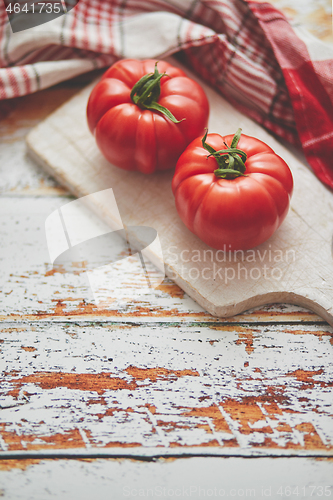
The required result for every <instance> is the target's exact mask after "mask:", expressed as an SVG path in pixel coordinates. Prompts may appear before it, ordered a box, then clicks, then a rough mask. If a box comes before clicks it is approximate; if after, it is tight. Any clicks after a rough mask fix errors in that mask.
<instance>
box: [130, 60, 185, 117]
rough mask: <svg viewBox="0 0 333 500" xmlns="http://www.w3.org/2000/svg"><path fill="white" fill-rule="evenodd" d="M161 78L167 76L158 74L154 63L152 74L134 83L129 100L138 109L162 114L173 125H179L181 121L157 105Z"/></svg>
mask: <svg viewBox="0 0 333 500" xmlns="http://www.w3.org/2000/svg"><path fill="white" fill-rule="evenodd" d="M163 76H168V75H167V74H166V73H160V72H159V71H158V69H157V62H156V63H155V70H154V73H148V74H147V75H144V76H143V77H142V78H140V80H138V81H137V82H136V84H135V85H134V87H133V88H132V91H131V99H132V101H133V102H134V104H136V105H137V106H139V107H140V108H143V109H150V110H154V111H158V112H159V113H162V114H163V115H164V116H166V117H167V118H169V120H171V121H172V122H173V123H180V122H181V121H183V120H184V119H185V118H183V120H177V118H175V117H174V115H173V114H172V113H171V111H170V110H168V109H167V108H165V107H164V106H161V105H160V104H158V102H157V101H158V99H159V97H160V93H161V83H160V81H161V79H162V78H163Z"/></svg>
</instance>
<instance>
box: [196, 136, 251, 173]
mask: <svg viewBox="0 0 333 500" xmlns="http://www.w3.org/2000/svg"><path fill="white" fill-rule="evenodd" d="M207 135H208V130H206V133H205V135H204V136H203V138H202V141H201V142H202V147H203V148H204V149H205V150H206V151H208V153H209V155H208V156H207V158H209V157H210V156H214V158H215V160H216V161H217V164H218V168H217V169H216V170H214V174H215V175H216V177H219V178H221V179H235V178H236V177H241V176H244V177H246V176H245V175H244V172H245V170H246V167H245V162H246V159H247V154H246V153H245V152H244V151H243V150H241V149H237V144H238V142H239V139H240V137H241V135H242V129H241V128H239V129H238V130H237V132H236V133H235V135H234V137H233V139H232V141H231V145H230V147H229V146H228V144H226V143H224V144H225V146H226V149H220V150H219V151H215V149H214V148H213V147H212V146H210V145H209V144H207V142H206V139H207Z"/></svg>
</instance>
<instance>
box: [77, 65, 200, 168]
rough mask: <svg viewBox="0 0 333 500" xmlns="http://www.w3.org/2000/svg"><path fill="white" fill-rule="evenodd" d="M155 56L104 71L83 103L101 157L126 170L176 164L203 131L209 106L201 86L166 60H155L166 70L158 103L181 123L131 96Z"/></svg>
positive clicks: (159, 68) (163, 70) (153, 66)
mask: <svg viewBox="0 0 333 500" xmlns="http://www.w3.org/2000/svg"><path fill="white" fill-rule="evenodd" d="M155 62H156V61H155V60H153V59H147V60H144V61H139V60H136V59H123V60H120V61H118V62H116V63H115V64H114V65H113V66H111V68H109V69H108V70H107V71H106V73H105V74H104V75H103V77H102V79H101V81H100V82H99V83H98V84H97V85H96V86H95V87H94V89H93V90H92V92H91V95H90V98H89V101H88V105H87V120H88V126H89V129H90V131H91V132H92V133H93V134H94V135H95V139H96V143H97V145H98V147H99V149H100V150H101V152H102V154H103V155H104V156H105V158H106V159H107V160H108V161H109V162H110V163H112V164H113V165H116V166H117V167H120V168H123V169H125V170H137V171H140V172H143V173H146V174H149V173H153V172H155V171H158V170H166V169H171V168H174V167H175V165H176V162H177V160H178V158H179V156H180V155H181V153H182V152H183V151H184V149H185V148H186V146H187V145H188V144H189V143H190V142H191V141H192V140H193V139H194V138H195V137H198V136H199V135H200V134H203V133H204V130H205V127H206V126H207V122H208V115H209V104H208V100H207V97H206V94H205V92H204V90H203V89H202V88H201V86H200V85H199V84H198V83H196V82H195V81H194V80H192V79H190V78H188V77H187V76H186V74H185V73H184V72H183V71H182V70H181V69H179V68H176V67H174V66H172V65H171V64H169V63H167V62H165V61H159V62H158V64H157V67H158V70H159V72H160V73H163V72H166V73H167V76H163V77H162V79H161V81H160V85H161V92H160V96H159V98H158V100H157V102H158V104H159V105H161V106H164V107H165V108H167V109H168V110H169V111H170V112H171V113H172V114H173V115H174V117H175V118H176V119H177V120H182V121H180V123H173V122H172V121H171V120H170V119H169V118H167V117H166V116H164V115H163V114H161V113H160V112H158V111H154V110H149V109H142V108H141V107H139V106H138V105H137V104H134V103H133V102H132V100H131V97H130V94H131V90H132V88H133V86H134V85H135V84H136V83H137V82H138V81H139V80H140V78H142V77H143V76H144V75H146V74H148V73H154V68H155Z"/></svg>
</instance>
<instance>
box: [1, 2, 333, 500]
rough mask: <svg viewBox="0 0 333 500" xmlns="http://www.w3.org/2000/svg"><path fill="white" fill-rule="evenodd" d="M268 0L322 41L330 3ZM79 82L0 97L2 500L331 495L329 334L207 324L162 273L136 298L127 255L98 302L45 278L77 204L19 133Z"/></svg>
mask: <svg viewBox="0 0 333 500" xmlns="http://www.w3.org/2000/svg"><path fill="white" fill-rule="evenodd" d="M276 3H277V4H278V5H280V6H281V7H282V8H286V12H287V13H289V14H292V15H293V16H294V17H296V19H299V20H300V21H301V22H302V23H303V24H308V26H309V27H310V28H312V29H313V30H314V31H315V32H316V34H317V35H319V36H321V37H322V38H323V39H326V40H329V39H331V38H332V37H331V34H330V30H329V28H328V26H329V22H330V19H329V2H326V1H324V0H323V1H322V2H319V3H317V4H316V9H315V12H314V13H313V12H312V11H311V5H312V7H313V2H312V3H311V2H306V8H305V7H304V5H303V7H302V8H300V7H298V8H296V7H297V5H295V9H296V10H294V12H291V7H290V5H291V4H290V2H288V5H287V3H286V2H284V1H283V0H276ZM319 4H320V5H319ZM288 9H289V10H288ZM307 9H308V10H307ZM310 11H311V12H312V13H311V12H310ZM309 12H310V13H309ZM315 15H316V16H318V17H317V18H316V19H317V20H316V21H315V22H314V19H315V17H314V16H315ZM297 16H298V17H297ZM306 16H308V17H306ZM320 27H321V28H322V29H320ZM85 82H87V80H86V78H81V79H80V80H79V81H76V82H71V83H67V84H62V85H60V86H57V87H55V88H52V89H49V90H46V91H43V92H40V93H38V94H35V95H31V96H27V97H24V98H20V99H16V100H13V101H8V102H6V103H4V104H3V103H2V110H3V111H2V113H3V116H2V120H1V122H0V137H1V144H0V172H1V175H0V189H1V192H2V195H1V198H0V228H1V229H0V230H1V239H0V252H1V253H0V255H1V265H0V275H1V292H0V297H1V302H0V318H1V324H0V351H1V358H0V359H1V386H0V387H1V391H0V459H1V460H0V497H1V498H4V499H6V500H7V499H24V500H27V499H33V500H36V499H43V500H45V499H47V498H57V499H58V498H59V499H71V500H73V499H91V498H97V499H102V498H117V499H118V498H127V497H129V498H132V497H143V498H147V497H148V498H149V497H150V498H174V497H180V498H183V497H184V498H186V497H191V498H202V497H213V498H215V497H217V498H219V497H223V496H224V497H236V498H240V497H253V498H263V497H271V498H278V499H279V498H284V497H288V496H289V497H290V498H302V499H304V498H317V497H319V496H322V497H329V496H331V497H333V487H332V485H333V462H332V456H333V421H332V399H333V398H332V383H333V377H332V365H333V363H332V359H333V358H332V345H333V328H332V327H331V326H329V325H328V324H327V323H325V322H324V321H323V320H322V319H320V318H319V317H318V316H316V315H315V314H313V313H311V312H310V311H307V310H304V309H301V308H297V307H294V306H289V305H287V304H285V305H279V306H274V305H271V306H267V307H264V308H262V309H260V310H252V311H248V312H247V313H244V314H242V315H240V316H237V317H234V318H229V319H227V320H217V319H216V318H213V317H212V316H210V315H209V314H207V313H205V311H203V310H202V309H201V308H200V307H199V306H198V305H197V304H196V303H195V302H193V301H192V300H191V299H190V298H189V297H187V296H186V295H185V294H184V293H183V292H182V290H181V289H180V288H178V287H177V286H176V285H175V284H173V283H172V281H170V280H168V279H165V280H164V282H163V283H162V285H160V286H159V287H158V288H157V289H156V290H152V291H151V292H148V291H144V292H143V291H142V289H141V288H140V287H138V286H137V285H136V273H137V268H136V265H137V263H136V261H135V259H133V260H132V261H131V259H129V260H126V261H119V264H118V272H119V283H118V281H117V278H116V279H115V283H114V289H113V290H112V294H111V297H110V298H109V301H108V303H107V304H105V305H104V306H103V307H100V308H97V307H96V305H94V303H93V302H92V301H91V295H90V291H89V287H88V286H87V281H86V277H85V272H84V271H85V266H86V265H87V263H84V262H76V263H73V271H74V272H73V273H71V274H69V273H63V272H62V271H61V269H58V272H55V271H54V270H52V269H51V267H50V264H49V256H48V251H47V246H46V239H45V229H44V224H45V220H46V218H47V216H48V215H50V214H51V213H52V212H53V211H54V210H56V209H57V208H59V207H60V206H62V205H63V204H65V203H68V201H70V200H71V199H72V198H71V197H70V196H69V195H68V194H67V193H66V191H65V190H63V189H62V188H61V187H60V186H58V185H57V184H56V182H55V181H53V180H52V179H51V178H49V177H48V176H47V175H46V174H45V173H44V172H43V171H41V170H40V169H39V168H38V167H37V166H36V165H35V164H34V162H33V161H32V160H31V159H30V158H28V157H27V156H26V154H25V142H24V138H25V136H26V134H27V133H28V131H29V130H30V129H31V128H33V127H34V126H35V125H36V124H38V123H39V122H40V121H41V120H42V119H43V118H45V117H46V116H47V115H48V114H49V113H50V112H51V111H52V110H54V109H56V108H57V107H58V106H59V105H60V104H62V103H63V102H64V101H65V100H67V99H68V98H69V97H71V96H72V95H74V94H75V93H76V92H77V91H78V90H80V88H81V87H82V86H83V85H84V83H85ZM4 108H5V109H4ZM124 275H125V277H126V282H127V285H126V287H125V288H120V286H119V284H120V282H122V281H123V277H124Z"/></svg>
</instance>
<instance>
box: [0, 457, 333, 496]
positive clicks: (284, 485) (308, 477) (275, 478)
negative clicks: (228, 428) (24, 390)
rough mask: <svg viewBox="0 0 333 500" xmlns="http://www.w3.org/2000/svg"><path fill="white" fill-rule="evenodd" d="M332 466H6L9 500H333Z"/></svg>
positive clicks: (2, 478) (3, 478)
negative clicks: (224, 499) (123, 499)
mask: <svg viewBox="0 0 333 500" xmlns="http://www.w3.org/2000/svg"><path fill="white" fill-rule="evenodd" d="M332 472H333V463H332V461H329V460H325V461H318V460H314V459H304V458H300V459H292V458H284V459H279V460H274V463H273V465H272V460H270V459H268V458H260V459H256V460H254V459H251V460H250V459H244V458H243V459H242V458H191V459H186V460H185V459H182V460H180V459H179V460H177V461H173V460H158V461H156V462H138V461H133V460H132V461H130V460H89V461H82V460H61V461H60V460H42V461H40V462H39V463H36V462H29V461H20V462H15V461H12V463H9V461H6V462H4V463H3V470H2V471H1V472H0V484H1V490H0V491H1V493H2V497H1V498H4V500H12V499H14V498H15V500H46V499H47V498H54V499H60V500H73V499H75V500H76V499H78V498H79V499H80V500H91V499H92V498H94V499H96V500H102V499H105V498H117V499H120V498H135V497H139V498H167V499H170V498H188V497H190V498H207V497H208V498H209V497H212V498H222V497H229V498H230V497H232V498H265V497H270V498H273V499H277V498H285V497H289V498H291V499H296V498H298V499H299V498H302V499H304V500H310V499H311V500H313V499H314V498H318V497H322V498H323V497H325V498H327V497H331V496H332V494H333V491H332V475H333V474H332Z"/></svg>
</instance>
